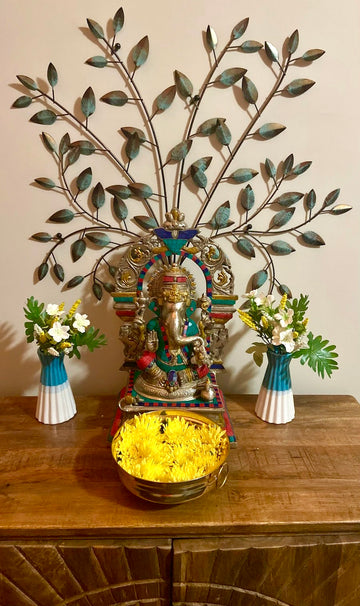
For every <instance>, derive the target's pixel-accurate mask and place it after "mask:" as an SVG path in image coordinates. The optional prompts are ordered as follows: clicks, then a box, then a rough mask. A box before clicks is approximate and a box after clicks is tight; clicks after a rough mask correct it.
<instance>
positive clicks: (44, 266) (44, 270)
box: [37, 263, 49, 280]
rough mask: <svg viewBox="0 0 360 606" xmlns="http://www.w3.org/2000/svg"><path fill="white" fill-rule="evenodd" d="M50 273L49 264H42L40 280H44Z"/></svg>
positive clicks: (39, 269)
mask: <svg viewBox="0 0 360 606" xmlns="http://www.w3.org/2000/svg"><path fill="white" fill-rule="evenodd" d="M48 271H49V266H48V264H47V263H41V264H40V265H39V267H38V270H37V275H38V279H39V280H43V279H44V278H45V276H46V274H47V273H48Z"/></svg>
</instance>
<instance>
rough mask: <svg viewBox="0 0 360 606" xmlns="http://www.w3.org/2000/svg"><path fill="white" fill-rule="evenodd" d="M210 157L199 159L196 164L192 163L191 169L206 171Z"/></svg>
mask: <svg viewBox="0 0 360 606" xmlns="http://www.w3.org/2000/svg"><path fill="white" fill-rule="evenodd" d="M211 160H212V156H204V157H203V158H199V160H196V162H193V163H192V165H191V167H194V168H195V169H199V170H206V169H207V168H208V167H209V166H210V164H211Z"/></svg>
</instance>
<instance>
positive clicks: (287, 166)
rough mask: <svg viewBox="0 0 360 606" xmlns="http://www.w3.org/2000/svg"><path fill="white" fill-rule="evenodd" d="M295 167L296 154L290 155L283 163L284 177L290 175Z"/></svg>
mask: <svg viewBox="0 0 360 606" xmlns="http://www.w3.org/2000/svg"><path fill="white" fill-rule="evenodd" d="M293 166H294V154H290V155H289V156H287V158H285V160H284V162H283V167H282V171H283V175H284V177H286V176H287V175H288V174H290V172H291V170H292V167H293Z"/></svg>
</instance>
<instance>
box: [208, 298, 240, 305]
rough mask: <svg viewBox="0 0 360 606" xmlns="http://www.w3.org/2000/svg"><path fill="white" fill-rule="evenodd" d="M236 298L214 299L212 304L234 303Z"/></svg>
mask: <svg viewBox="0 0 360 606" xmlns="http://www.w3.org/2000/svg"><path fill="white" fill-rule="evenodd" d="M236 301H237V299H235V298H234V299H214V300H213V305H230V306H231V305H235V303H236Z"/></svg>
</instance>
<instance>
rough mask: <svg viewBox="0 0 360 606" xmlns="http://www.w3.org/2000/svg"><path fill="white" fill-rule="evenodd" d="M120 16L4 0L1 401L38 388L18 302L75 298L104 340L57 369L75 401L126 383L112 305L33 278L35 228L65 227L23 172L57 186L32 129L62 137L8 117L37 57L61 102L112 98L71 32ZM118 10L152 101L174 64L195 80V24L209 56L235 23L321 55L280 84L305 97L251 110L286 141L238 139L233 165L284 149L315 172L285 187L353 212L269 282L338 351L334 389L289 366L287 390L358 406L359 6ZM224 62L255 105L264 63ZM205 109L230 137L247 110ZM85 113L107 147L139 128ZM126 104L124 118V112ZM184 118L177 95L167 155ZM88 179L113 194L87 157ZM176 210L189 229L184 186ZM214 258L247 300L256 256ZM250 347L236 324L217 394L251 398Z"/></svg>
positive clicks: (85, 47)
mask: <svg viewBox="0 0 360 606" xmlns="http://www.w3.org/2000/svg"><path fill="white" fill-rule="evenodd" d="M118 7H119V6H118V5H117V4H116V3H114V2H102V3H101V2H98V1H95V0H77V1H76V2H74V1H71V2H70V0H62V2H59V3H55V2H49V0H31V1H30V2H23V1H21V0H13V2H7V3H5V2H3V3H2V24H1V28H2V32H1V36H0V44H1V45H2V53H1V56H2V91H1V97H0V103H1V104H2V110H1V114H0V116H1V121H2V142H1V143H2V154H1V157H2V161H1V166H0V171H1V194H2V195H1V205H2V213H1V249H2V264H1V270H0V271H1V282H0V283H1V286H2V306H1V307H2V314H1V345H2V351H1V375H2V384H1V385H2V389H1V391H2V394H8V395H12V394H34V393H36V389H37V384H38V372H39V364H38V360H37V356H36V351H35V346H34V345H27V344H26V343H25V339H24V333H23V313H22V306H23V304H24V303H25V301H26V298H27V297H28V296H30V295H31V294H33V295H34V296H35V297H37V298H38V299H40V300H44V301H46V302H60V301H61V300H64V301H65V302H66V304H67V305H70V304H71V303H72V302H73V300H74V298H77V296H79V295H80V296H81V297H82V299H83V305H82V308H83V310H84V311H86V312H87V313H88V314H89V316H90V318H91V319H92V320H93V322H94V324H96V325H97V326H99V327H100V328H101V329H102V330H103V331H105V332H106V333H107V335H108V340H109V345H108V346H107V347H106V348H105V349H103V350H101V351H98V352H96V353H94V354H90V355H86V354H85V355H84V356H83V358H82V360H81V361H80V362H79V361H77V360H72V361H71V362H69V361H68V362H67V368H68V371H69V376H70V378H71V382H72V385H73V389H74V392H75V394H81V393H83V394H87V393H88V394H89V393H110V394H111V393H113V394H116V393H117V392H118V390H119V388H120V386H121V385H122V384H123V382H124V380H125V375H124V374H123V373H119V370H118V369H119V366H120V364H121V350H122V348H121V345H120V342H119V341H118V337H117V334H118V328H119V322H118V319H117V318H116V317H115V314H114V312H113V311H112V302H111V299H110V297H108V296H106V297H105V299H104V301H103V302H101V303H98V302H96V301H95V300H94V298H93V297H92V296H90V295H89V293H88V290H87V289H85V288H84V289H83V291H82V290H81V289H77V290H76V291H64V292H62V291H61V287H59V286H57V285H56V284H55V283H54V282H53V281H52V279H51V278H50V277H48V278H47V279H45V280H44V281H43V282H41V283H38V284H35V283H34V282H35V280H34V275H35V274H34V269H35V268H36V266H37V265H38V264H39V263H40V261H41V257H42V254H43V252H44V251H45V250H46V249H47V245H45V244H39V243H36V242H33V241H30V240H29V239H28V236H29V235H30V234H32V233H34V232H38V231H47V230H50V231H53V230H54V231H55V232H56V231H62V230H63V231H64V232H65V231H66V230H68V228H69V226H58V227H57V226H52V225H46V223H45V220H46V218H47V217H48V216H50V215H51V214H52V213H53V212H55V211H56V210H58V209H59V208H63V207H65V206H66V203H65V200H64V199H63V198H62V196H61V195H60V194H57V193H54V192H51V191H49V192H48V191H44V190H40V189H39V188H36V187H34V186H32V185H31V183H32V182H33V179H34V178H35V177H40V176H48V177H52V178H56V166H55V164H54V162H53V161H52V159H51V156H50V154H49V153H48V152H47V151H46V150H45V149H44V147H43V145H42V143H41V140H40V133H41V131H42V130H45V131H47V132H50V133H51V134H52V135H53V136H54V137H56V138H58V139H59V138H60V137H61V136H62V134H63V133H64V132H65V129H67V128H68V127H65V125H64V123H57V124H55V125H54V126H53V127H51V126H48V127H44V128H42V127H38V126H36V125H34V124H31V123H29V122H28V118H29V117H30V116H31V115H32V114H33V113H34V112H33V107H31V108H28V109H23V110H14V109H13V110H10V106H11V104H12V102H13V101H14V99H15V98H16V97H17V96H18V95H19V93H18V90H19V87H18V86H17V85H16V84H15V83H16V79H15V75H16V74H26V75H29V76H31V77H34V78H37V77H41V78H43V79H45V78H46V69H47V65H48V63H49V62H50V61H52V62H53V63H54V64H55V66H56V67H57V69H58V72H59V76H60V81H59V84H58V87H57V94H58V95H59V98H61V99H63V100H64V102H65V104H68V105H69V106H70V107H73V106H74V103H75V102H76V103H78V99H79V97H81V95H82V94H83V92H84V91H85V89H86V88H87V87H88V86H89V85H90V84H91V85H92V86H93V88H94V90H95V93H96V96H97V97H99V96H101V94H104V93H105V92H107V91H109V90H114V89H118V88H123V85H122V84H121V83H120V81H119V80H118V79H117V77H116V74H115V72H114V71H112V70H110V69H109V70H108V69H106V70H96V69H94V68H90V67H88V66H86V65H84V61H85V60H86V59H87V58H88V57H90V56H93V55H97V54H101V53H100V52H99V50H98V49H96V47H95V46H94V44H93V43H92V42H91V41H90V39H89V38H88V37H87V35H84V29H83V27H84V26H85V24H86V17H90V18H93V19H95V20H97V21H99V22H100V23H102V24H105V23H106V22H107V20H108V19H109V18H110V17H112V16H113V14H114V13H115V11H116V9H117V8H118ZM123 8H124V11H125V15H126V27H125V28H124V30H123V32H122V34H121V43H122V47H123V53H124V55H123V56H127V53H128V52H129V50H130V49H131V48H132V46H133V45H134V44H135V43H136V42H137V41H138V40H139V39H140V38H141V37H142V36H144V35H145V34H148V35H149V37H150V45H151V54H150V57H149V60H148V62H147V63H146V65H145V66H143V67H142V69H141V70H139V73H138V75H137V83H138V85H139V86H140V87H141V88H142V90H143V94H144V97H145V98H146V99H148V100H149V105H150V106H151V102H152V100H153V99H154V98H155V96H156V95H157V94H158V93H159V92H160V91H162V90H163V89H165V88H166V87H167V86H169V85H170V84H172V82H173V79H172V78H173V76H172V73H173V70H174V69H175V68H176V69H178V70H180V71H182V72H184V73H185V74H187V75H188V76H189V77H190V78H191V80H192V81H193V83H194V84H195V85H196V83H198V85H200V84H201V82H202V81H203V78H204V75H205V73H206V71H207V69H208V55H207V53H206V51H205V50H204V45H203V32H204V30H206V27H207V25H208V24H211V25H212V26H213V28H214V29H215V31H216V33H217V36H218V39H219V48H221V47H222V45H223V44H224V43H225V42H227V40H228V38H229V34H230V32H231V30H232V28H233V26H234V25H235V24H236V23H237V22H239V21H240V20H241V19H243V18H244V17H247V16H248V17H250V25H249V28H248V31H247V33H246V35H245V38H247V39H255V40H260V41H261V42H264V40H269V41H270V42H272V43H273V44H274V45H275V46H277V47H278V48H279V49H281V47H282V44H283V41H284V40H285V38H286V37H287V36H288V35H289V34H291V33H292V32H293V30H294V29H295V28H298V29H299V32H300V49H299V52H300V53H302V52H304V51H306V50H308V49H309V48H323V49H325V50H326V54H325V55H324V57H323V58H322V59H320V60H319V61H316V62H314V63H313V64H309V66H308V67H307V68H299V67H294V68H293V71H292V74H291V77H290V76H289V78H288V81H290V79H293V78H296V77H304V78H310V79H313V80H316V83H317V84H316V86H314V87H313V88H312V89H311V90H310V91H309V92H308V93H306V94H305V95H304V96H301V97H299V98H294V99H285V98H283V97H278V98H277V99H276V100H274V101H273V102H272V103H271V105H270V106H269V108H268V109H267V110H266V113H265V114H264V117H263V121H264V122H267V121H269V122H281V123H283V124H285V125H287V130H286V131H285V132H284V133H283V134H282V135H280V136H279V137H278V138H276V139H273V140H271V141H268V142H260V141H249V143H248V144H247V145H246V146H244V147H243V149H242V151H241V156H240V157H239V159H238V160H237V161H236V162H235V166H234V168H239V167H243V166H246V167H247V166H251V167H254V168H257V167H258V166H259V163H260V162H263V161H264V160H265V158H266V157H270V158H271V159H273V161H274V162H279V161H280V160H281V159H283V158H285V157H286V156H287V155H288V154H289V153H294V156H295V161H296V163H297V162H301V161H303V160H312V161H313V165H312V168H311V169H310V171H308V172H307V173H306V174H304V175H303V176H302V177H299V178H298V180H297V181H295V182H294V183H293V185H294V189H300V191H309V190H310V189H311V188H314V189H315V191H316V193H317V196H318V199H319V200H320V201H321V200H323V198H324V197H325V195H326V194H327V193H328V192H330V191H331V190H333V189H335V188H337V187H341V198H340V201H341V202H343V203H348V204H352V205H353V207H354V209H353V211H352V212H351V213H349V214H347V215H343V216H341V217H332V216H330V215H326V216H325V217H323V218H321V220H319V221H317V222H316V223H314V224H313V227H312V229H314V230H315V231H317V232H319V233H320V234H321V235H322V237H323V238H324V239H325V241H326V246H325V247H322V248H321V249H316V250H315V249H309V248H305V247H302V246H301V245H300V244H298V243H297V242H296V241H292V243H293V244H294V243H295V247H296V249H297V250H296V252H295V253H293V254H292V255H290V256H289V257H284V258H279V259H278V264H277V269H278V271H279V277H280V278H281V281H283V282H285V283H288V284H289V285H290V286H291V288H292V290H293V292H294V294H299V293H300V292H306V293H308V294H309V295H310V300H311V307H310V327H311V329H312V330H313V331H314V332H315V333H316V334H322V335H324V336H328V338H329V339H330V340H331V341H332V342H334V343H336V344H337V348H338V352H339V354H340V358H339V363H340V370H339V371H337V372H336V373H335V374H334V376H333V378H332V380H331V381H329V380H325V381H321V379H319V378H318V377H317V376H316V375H315V374H314V373H313V372H312V371H311V370H309V369H308V368H303V367H301V366H300V364H299V362H298V361H294V362H293V363H292V376H293V388H294V392H295V393H339V394H340V393H342V394H345V393H346V394H353V395H355V396H356V397H357V398H359V397H360V384H359V355H358V352H359V328H360V323H359V317H360V314H359V301H360V292H359V290H360V288H359V248H358V239H359V210H358V208H359V200H358V191H359V183H358V182H359V178H358V174H359V160H360V154H359V128H358V124H359V119H358V99H359V93H360V81H359V67H358V66H359V63H360V52H359V50H360V47H359V44H360V43H359V17H360V5H359V3H358V2H357V1H356V0H345V1H344V2H342V3H341V4H340V3H339V2H337V1H336V2H335V0H318V1H317V2H313V1H311V2H310V0H304V1H303V2H289V0H276V1H275V2H269V1H268V0H258V1H257V2H254V1H252V2H250V1H248V0H244V1H243V2H238V1H237V0H222V2H215V1H211V0H207V1H206V2H205V1H204V0H195V1H194V0H193V1H190V0H179V1H178V2H172V1H169V0H152V2H148V1H145V0H138V1H131V2H130V1H129V0H124V2H123ZM339 10H340V14H339ZM226 66H228V67H233V66H245V67H248V70H249V76H250V77H251V78H252V79H253V80H254V82H256V84H257V86H258V88H259V91H260V96H263V95H264V94H266V91H267V90H268V87H269V86H271V83H272V81H273V75H272V74H271V71H270V70H269V68H268V67H267V66H266V65H265V63H264V62H263V61H262V60H261V59H260V58H259V57H258V56H255V55H249V56H245V55H243V54H240V53H237V52H233V53H231V54H229V56H228V58H227V59H226ZM208 103H209V105H208V108H209V109H208V110H207V111H206V112H205V113H206V114H207V115H206V116H205V117H204V119H205V118H206V117H212V116H213V115H224V117H227V119H228V124H231V125H232V128H233V130H234V132H235V130H236V128H237V126H238V127H239V128H241V126H242V124H244V120H245V113H244V112H242V111H240V110H239V107H238V105H237V101H236V95H234V93H233V91H232V90H227V91H219V90H217V91H216V90H213V91H212V92H211V94H209V101H208ZM98 105H99V108H98V111H97V113H96V115H95V116H94V117H93V120H92V122H91V123H92V125H93V127H94V130H99V131H100V132H101V134H102V136H103V138H104V140H106V142H107V143H108V144H109V145H113V146H114V147H115V149H116V150H117V151H119V149H120V146H121V141H122V140H121V138H120V137H119V135H118V132H117V131H118V129H119V128H120V127H121V126H125V125H128V124H137V125H138V126H141V124H140V123H139V122H137V118H136V113H135V110H133V109H131V108H127V107H124V108H111V107H109V108H108V107H106V106H104V105H103V106H102V107H100V105H102V104H98ZM219 108H220V109H219ZM128 109H129V112H130V113H127V112H128ZM34 111H37V110H35V109H34ZM185 115H186V112H185V110H184V109H183V103H182V102H181V101H180V100H179V99H177V100H176V102H175V103H174V106H173V107H172V108H171V109H169V110H168V112H166V113H165V114H164V115H163V116H160V117H159V118H158V119H157V121H156V125H157V126H158V128H159V138H160V142H161V146H162V149H163V154H164V155H166V153H167V151H168V150H169V149H170V148H171V147H172V146H173V145H175V144H176V143H178V142H179V141H180V140H181V137H182V133H183V128H184V117H185ZM125 116H126V117H125ZM238 116H239V117H238ZM74 136H75V135H74ZM198 144H199V146H200V147H198V148H197V151H196V153H194V154H193V156H192V158H193V159H197V157H200V155H205V154H206V155H208V154H211V155H216V150H215V149H213V148H211V147H210V148H209V147H207V148H205V147H203V148H201V145H203V144H204V142H201V143H200V142H198ZM200 149H201V152H200ZM88 161H89V159H88V158H86V157H85V158H84V159H82V160H81V165H80V163H79V169H80V168H85V167H86V166H87V165H88V164H87V163H88ZM149 166H150V165H149V162H148V156H146V154H143V155H142V156H141V157H139V159H137V160H136V171H138V172H137V174H138V175H139V178H138V180H139V181H145V180H146V179H148V180H151V179H152V175H151V171H150V168H149ZM134 167H135V163H134ZM146 175H147V176H146ZM174 175H175V172H174V170H173V168H169V169H167V176H168V178H169V183H171V182H172V179H173V177H174ZM95 178H96V181H95ZM98 180H101V181H103V182H104V183H107V184H109V183H116V182H117V181H118V177H117V176H116V175H115V173H114V169H113V168H111V167H110V168H109V166H108V165H107V164H106V163H105V162H102V161H101V160H100V162H99V165H98V168H97V175H96V177H94V183H95V182H97V181H98ZM120 182H121V181H120ZM253 185H254V189H255V188H256V187H258V188H259V196H260V195H261V191H260V190H261V180H259V182H255V181H254V182H253ZM169 188H170V186H169ZM234 191H235V190H234V189H233V186H232V188H230V190H229V191H227V190H226V188H225V189H224V190H223V192H222V193H221V197H219V199H218V200H216V201H214V206H213V207H212V208H213V209H214V208H215V207H216V204H220V203H222V202H224V201H225V200H226V199H227V197H226V196H228V197H230V196H231V198H230V199H234V198H235V195H234ZM182 203H183V207H184V208H185V209H186V212H187V216H188V217H189V219H191V218H192V216H193V212H194V208H195V205H196V204H197V203H198V202H197V200H196V198H194V197H193V196H192V195H191V193H190V192H189V190H188V189H187V188H184V189H183V200H182ZM299 212H300V211H299ZM140 214H141V213H140ZM70 227H71V226H70ZM225 247H226V248H227V251H228V253H229V255H230V256H231V259H232V262H233V266H234V271H235V275H236V293H237V294H238V295H241V294H242V293H243V292H244V291H245V290H246V289H247V279H248V277H249V275H250V274H252V273H253V272H255V271H256V270H257V269H259V268H260V265H258V263H259V261H258V260H257V259H255V260H251V261H249V260H246V259H243V258H242V257H240V256H239V255H236V253H235V252H234V251H233V250H232V248H231V246H230V245H227V244H226V243H225ZM59 260H60V261H61V263H62V264H63V265H64V267H65V270H66V272H67V278H70V277H71V276H73V275H74V274H76V273H79V272H81V271H86V270H87V271H88V269H89V268H88V267H87V268H85V263H84V266H83V267H82V268H80V269H79V270H78V268H77V267H74V266H73V265H72V263H71V261H70V257H69V254H68V252H66V253H65V252H64V253H63V254H62V256H61V257H60V259H59ZM81 263H82V261H81V262H79V267H80V265H81ZM252 338H253V335H251V334H250V332H248V331H245V330H244V329H243V328H242V326H241V325H240V321H239V320H237V319H234V321H233V323H232V326H231V335H230V342H229V345H228V348H227V355H226V366H227V369H228V373H227V375H226V376H224V377H223V378H222V384H223V385H224V387H225V389H226V390H228V391H232V392H248V393H255V392H257V391H258V389H259V386H260V382H261V379H262V376H263V372H264V370H263V369H260V370H259V369H257V367H255V366H254V364H253V363H252V361H251V359H250V356H248V355H247V354H246V353H245V349H246V348H247V347H248V346H249V344H250V343H251V341H252Z"/></svg>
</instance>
